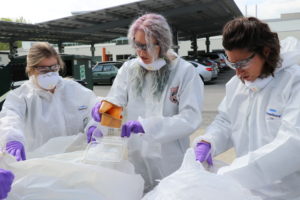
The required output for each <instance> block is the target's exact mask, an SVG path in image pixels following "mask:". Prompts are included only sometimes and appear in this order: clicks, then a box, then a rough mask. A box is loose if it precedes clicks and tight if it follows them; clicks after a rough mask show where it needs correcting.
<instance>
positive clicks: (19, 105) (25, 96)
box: [0, 77, 98, 152]
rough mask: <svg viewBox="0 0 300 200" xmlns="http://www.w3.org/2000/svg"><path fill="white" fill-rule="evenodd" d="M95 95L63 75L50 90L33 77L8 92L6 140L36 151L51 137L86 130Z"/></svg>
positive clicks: (2, 117) (3, 116)
mask: <svg viewBox="0 0 300 200" xmlns="http://www.w3.org/2000/svg"><path fill="white" fill-rule="evenodd" d="M97 100H98V99H97V97H96V95H95V94H94V93H93V92H92V91H91V90H89V89H87V88H85V87H83V86H81V85H80V84H78V83H76V82H75V81H73V80H67V79H62V78H61V77H60V80H59V82H58V84H57V86H56V89H55V92H54V93H51V92H48V91H46V90H43V89H40V88H38V87H37V86H36V84H35V83H34V79H33V78H30V80H28V81H26V82H25V83H24V84H23V85H21V86H20V87H19V88H17V89H15V90H13V91H11V92H9V94H8V95H7V98H6V100H5V102H4V104H3V108H2V111H1V113H0V122H1V123H0V124H1V126H0V134H1V135H3V134H4V136H5V140H6V141H5V142H9V141H19V142H21V143H23V144H24V146H25V151H26V152H28V151H33V150H35V149H36V148H38V147H39V146H41V145H42V144H44V143H46V142H47V141H48V140H49V139H50V138H53V137H58V136H67V135H74V134H77V133H79V132H84V128H85V127H86V125H87V124H88V122H89V121H92V120H90V119H91V108H92V107H93V106H94V105H95V103H96V102H97Z"/></svg>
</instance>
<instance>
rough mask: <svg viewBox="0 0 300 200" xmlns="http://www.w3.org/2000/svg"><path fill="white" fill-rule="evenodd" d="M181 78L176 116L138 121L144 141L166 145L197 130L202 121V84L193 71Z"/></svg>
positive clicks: (187, 72)
mask: <svg viewBox="0 0 300 200" xmlns="http://www.w3.org/2000/svg"><path fill="white" fill-rule="evenodd" d="M191 69H194V68H191ZM183 76H184V80H183V83H182V85H181V86H180V88H179V93H178V96H179V99H178V101H179V109H178V114H176V115H174V116H169V117H167V116H155V117H149V118H145V119H141V118H140V119H139V121H140V122H141V124H142V126H143V128H144V130H145V134H144V135H143V137H145V139H147V140H148V139H150V140H155V141H157V142H160V143H167V142H171V141H173V140H176V139H179V138H182V137H188V136H189V135H191V134H192V133H193V132H194V131H195V130H197V128H199V126H200V123H201V121H202V113H201V112H202V106H203V90H204V88H203V82H202V81H201V79H200V78H199V76H198V74H197V73H196V72H195V71H193V70H186V73H185V74H184V75H183ZM166 98H168V97H166ZM147 133H151V134H147Z"/></svg>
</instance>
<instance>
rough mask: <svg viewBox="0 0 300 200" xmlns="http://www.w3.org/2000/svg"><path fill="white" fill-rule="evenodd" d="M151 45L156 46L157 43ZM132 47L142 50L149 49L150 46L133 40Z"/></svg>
mask: <svg viewBox="0 0 300 200" xmlns="http://www.w3.org/2000/svg"><path fill="white" fill-rule="evenodd" d="M153 46H158V44H153ZM133 47H134V48H135V49H136V50H142V51H147V50H148V49H150V46H147V44H142V43H139V42H133Z"/></svg>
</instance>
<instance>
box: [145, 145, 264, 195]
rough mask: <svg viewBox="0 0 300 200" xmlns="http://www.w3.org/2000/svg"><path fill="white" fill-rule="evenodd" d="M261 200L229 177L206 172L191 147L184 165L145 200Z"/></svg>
mask: <svg viewBox="0 0 300 200" xmlns="http://www.w3.org/2000/svg"><path fill="white" fill-rule="evenodd" d="M220 199H230V200H260V198H259V197H256V196H253V195H252V194H251V193H250V192H249V191H248V190H247V189H245V188H243V187H242V186H241V185H240V184H238V183H237V182H236V181H234V180H233V179H231V178H229V177H225V176H222V175H217V174H214V173H212V172H209V171H206V169H205V168H204V167H203V165H202V164H201V163H200V162H197V161H195V154H194V151H193V149H192V148H190V149H188V150H187V152H186V154H185V157H184V160H183V163H182V165H181V167H180V168H179V169H178V170H177V171H175V172H174V173H173V174H171V175H169V176H168V177H166V178H164V179H162V180H161V181H160V183H159V184H158V185H157V186H156V187H155V188H154V189H153V190H152V191H151V192H149V193H147V194H146V195H145V196H144V198H143V199H142V200H220Z"/></svg>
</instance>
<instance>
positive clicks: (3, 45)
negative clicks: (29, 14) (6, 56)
mask: <svg viewBox="0 0 300 200" xmlns="http://www.w3.org/2000/svg"><path fill="white" fill-rule="evenodd" d="M0 21H7V22H18V23H28V21H26V20H25V19H24V17H19V18H17V19H16V20H15V21H13V20H12V19H10V18H5V17H3V18H0ZM17 45H18V48H19V47H22V42H21V41H17ZM0 50H9V43H6V42H0Z"/></svg>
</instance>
